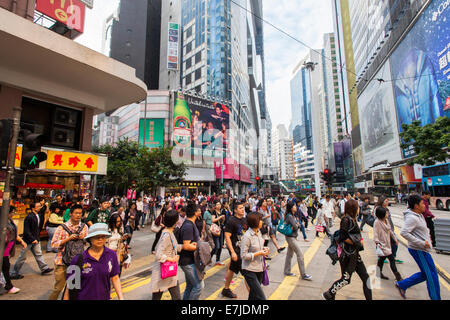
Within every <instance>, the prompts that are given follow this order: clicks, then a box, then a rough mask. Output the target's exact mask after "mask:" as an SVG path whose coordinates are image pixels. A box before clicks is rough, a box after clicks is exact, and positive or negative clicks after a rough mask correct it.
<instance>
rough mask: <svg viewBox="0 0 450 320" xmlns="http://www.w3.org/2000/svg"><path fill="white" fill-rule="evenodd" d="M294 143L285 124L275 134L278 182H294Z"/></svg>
mask: <svg viewBox="0 0 450 320" xmlns="http://www.w3.org/2000/svg"><path fill="white" fill-rule="evenodd" d="M293 161H294V158H293V141H292V139H290V138H289V137H288V132H287V130H286V127H285V126H284V125H283V124H279V125H278V126H277V127H276V129H275V130H274V133H273V162H274V167H275V168H276V172H277V177H278V180H294V163H293Z"/></svg>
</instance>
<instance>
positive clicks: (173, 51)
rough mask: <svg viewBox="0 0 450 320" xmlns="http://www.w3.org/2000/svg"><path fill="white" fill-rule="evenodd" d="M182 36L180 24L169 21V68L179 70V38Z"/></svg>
mask: <svg viewBox="0 0 450 320" xmlns="http://www.w3.org/2000/svg"><path fill="white" fill-rule="evenodd" d="M179 37H180V25H179V24H177V23H171V22H169V37H168V39H169V41H168V46H167V69H169V70H178V66H179V60H178V59H179V54H178V49H179V47H178V40H179Z"/></svg>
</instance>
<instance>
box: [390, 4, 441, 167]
mask: <svg viewBox="0 0 450 320" xmlns="http://www.w3.org/2000/svg"><path fill="white" fill-rule="evenodd" d="M449 21H450V2H449V1H448V0H435V1H432V2H431V4H430V5H429V6H428V7H427V8H426V10H425V11H424V12H423V14H422V15H421V17H420V18H419V19H418V20H417V22H416V24H415V25H414V27H413V28H412V29H411V31H410V32H409V33H408V35H407V36H406V37H405V39H404V40H403V41H402V43H401V44H400V45H399V46H398V48H397V49H396V50H395V51H394V53H393V54H392V56H391V63H392V76H393V78H394V96H395V102H396V106H397V115H398V126H399V130H402V129H401V125H402V124H410V123H411V122H412V121H414V120H419V121H420V123H421V125H422V126H424V125H427V124H429V123H434V122H435V121H436V119H437V118H438V117H441V116H444V115H445V116H447V117H448V116H450V114H449V111H450V44H449V38H448V35H449V34H450V23H449ZM403 155H404V157H405V158H409V157H412V156H414V150H413V149H412V148H409V149H408V150H403Z"/></svg>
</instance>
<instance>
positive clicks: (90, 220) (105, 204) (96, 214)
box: [86, 197, 111, 226]
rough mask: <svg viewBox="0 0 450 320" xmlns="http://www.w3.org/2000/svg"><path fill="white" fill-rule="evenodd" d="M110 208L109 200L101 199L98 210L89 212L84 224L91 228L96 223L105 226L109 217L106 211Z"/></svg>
mask: <svg viewBox="0 0 450 320" xmlns="http://www.w3.org/2000/svg"><path fill="white" fill-rule="evenodd" d="M109 206H110V203H109V200H108V199H107V198H106V197H105V198H103V199H101V204H100V208H98V209H94V210H92V211H91V213H90V214H89V216H88V217H87V219H86V223H87V225H88V226H92V225H93V224H96V223H105V224H107V223H108V222H109V218H110V217H111V214H110V212H109V210H108V208H109Z"/></svg>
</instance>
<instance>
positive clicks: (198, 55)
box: [195, 51, 202, 63]
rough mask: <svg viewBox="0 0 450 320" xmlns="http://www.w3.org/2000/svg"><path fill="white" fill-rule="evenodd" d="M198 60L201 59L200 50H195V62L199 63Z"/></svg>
mask: <svg viewBox="0 0 450 320" xmlns="http://www.w3.org/2000/svg"><path fill="white" fill-rule="evenodd" d="M200 61H202V52H201V51H200V52H197V53H196V54H195V63H199V62H200Z"/></svg>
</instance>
